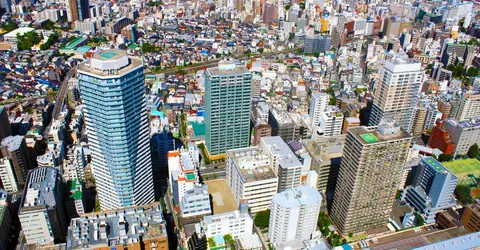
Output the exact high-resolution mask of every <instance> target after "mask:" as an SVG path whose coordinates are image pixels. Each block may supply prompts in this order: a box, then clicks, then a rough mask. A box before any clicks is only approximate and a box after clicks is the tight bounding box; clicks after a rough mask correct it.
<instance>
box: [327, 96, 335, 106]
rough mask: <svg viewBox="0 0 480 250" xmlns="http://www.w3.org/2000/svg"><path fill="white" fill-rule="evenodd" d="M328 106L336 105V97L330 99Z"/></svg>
mask: <svg viewBox="0 0 480 250" xmlns="http://www.w3.org/2000/svg"><path fill="white" fill-rule="evenodd" d="M328 105H337V97H335V96H332V97H330V101H328Z"/></svg>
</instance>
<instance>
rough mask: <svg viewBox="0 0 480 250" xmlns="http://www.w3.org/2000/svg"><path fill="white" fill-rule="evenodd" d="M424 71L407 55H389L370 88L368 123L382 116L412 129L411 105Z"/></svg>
mask: <svg viewBox="0 0 480 250" xmlns="http://www.w3.org/2000/svg"><path fill="white" fill-rule="evenodd" d="M424 74H425V71H424V70H423V68H422V64H421V63H419V62H417V61H416V60H414V59H409V58H399V57H396V58H392V59H390V60H387V61H386V62H385V64H384V65H383V67H382V68H381V69H380V77H379V82H378V84H377V86H376V87H375V88H374V98H373V100H374V101H373V107H372V113H371V116H370V120H369V122H368V124H369V125H370V126H376V125H378V124H380V122H381V120H382V119H388V120H392V121H395V122H396V123H397V124H399V125H400V126H401V127H403V128H404V129H405V130H406V131H412V128H413V121H414V116H415V110H414V109H415V107H416V105H417V101H418V95H419V93H420V89H421V86H422V84H423V77H424Z"/></svg>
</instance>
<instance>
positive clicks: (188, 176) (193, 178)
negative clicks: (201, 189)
mask: <svg viewBox="0 0 480 250" xmlns="http://www.w3.org/2000/svg"><path fill="white" fill-rule="evenodd" d="M185 176H186V177H187V181H193V180H195V174H192V173H187V174H186V175H185Z"/></svg>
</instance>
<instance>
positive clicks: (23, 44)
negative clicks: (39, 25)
mask: <svg viewBox="0 0 480 250" xmlns="http://www.w3.org/2000/svg"><path fill="white" fill-rule="evenodd" d="M41 40H42V38H41V37H40V36H39V35H38V34H37V33H36V32H35V31H30V32H26V33H24V34H23V35H20V34H17V47H18V49H19V50H30V49H31V48H32V46H33V45H35V44H38V43H39V42H40V41H41Z"/></svg>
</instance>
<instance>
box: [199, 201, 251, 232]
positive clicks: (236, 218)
mask: <svg viewBox="0 0 480 250" xmlns="http://www.w3.org/2000/svg"><path fill="white" fill-rule="evenodd" d="M200 227H201V229H202V230H203V232H205V235H206V236H207V237H208V238H209V237H214V236H217V235H221V236H223V235H226V234H230V235H231V236H232V237H235V236H239V235H242V234H245V233H249V234H251V233H252V231H253V220H252V218H251V217H250V215H249V214H248V205H247V203H246V202H241V203H240V210H235V211H232V212H227V213H223V214H215V215H209V216H205V218H204V219H203V220H202V221H201V222H200ZM197 233H198V232H197Z"/></svg>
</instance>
